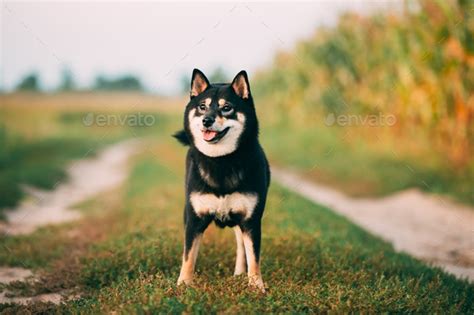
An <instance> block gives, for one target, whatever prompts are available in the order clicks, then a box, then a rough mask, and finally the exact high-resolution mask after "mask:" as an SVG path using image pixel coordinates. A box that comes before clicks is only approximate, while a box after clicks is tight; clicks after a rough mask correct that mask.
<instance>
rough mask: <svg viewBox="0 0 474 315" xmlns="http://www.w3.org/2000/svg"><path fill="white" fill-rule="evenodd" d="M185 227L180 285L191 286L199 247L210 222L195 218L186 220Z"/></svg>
mask: <svg viewBox="0 0 474 315" xmlns="http://www.w3.org/2000/svg"><path fill="white" fill-rule="evenodd" d="M185 225H186V226H185V235H184V251H183V264H182V265H181V272H180V273H179V278H178V285H179V284H182V283H184V284H191V283H192V281H193V276H194V266H195V264H196V259H197V256H198V251H199V245H200V243H201V239H202V235H203V233H204V231H205V229H206V228H207V226H208V225H209V221H208V220H200V219H198V218H196V217H194V218H190V219H189V220H186V223H185Z"/></svg>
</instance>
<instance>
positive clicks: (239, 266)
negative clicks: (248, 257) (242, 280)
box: [234, 226, 247, 276]
mask: <svg viewBox="0 0 474 315" xmlns="http://www.w3.org/2000/svg"><path fill="white" fill-rule="evenodd" d="M234 232H235V240H236V242H237V257H236V260H235V272H234V276H238V275H241V274H243V273H244V272H245V270H246V268H247V264H246V262H245V247H244V240H243V238H242V230H241V229H240V227H239V226H235V227H234Z"/></svg>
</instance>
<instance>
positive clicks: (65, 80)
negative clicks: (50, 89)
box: [58, 68, 76, 91]
mask: <svg viewBox="0 0 474 315" xmlns="http://www.w3.org/2000/svg"><path fill="white" fill-rule="evenodd" d="M75 87H76V84H75V83H74V76H73V74H72V71H71V70H70V69H69V68H63V70H62V72H61V83H60V85H59V88H58V90H59V91H72V90H74V89H75Z"/></svg>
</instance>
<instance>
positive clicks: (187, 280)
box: [178, 277, 193, 285]
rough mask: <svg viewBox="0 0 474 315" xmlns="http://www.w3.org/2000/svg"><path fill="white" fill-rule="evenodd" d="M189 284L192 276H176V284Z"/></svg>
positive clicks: (191, 281) (191, 282)
mask: <svg viewBox="0 0 474 315" xmlns="http://www.w3.org/2000/svg"><path fill="white" fill-rule="evenodd" d="M182 284H184V285H191V284H193V278H184V277H179V278H178V285H182Z"/></svg>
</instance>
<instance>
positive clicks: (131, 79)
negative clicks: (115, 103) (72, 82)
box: [93, 75, 143, 91]
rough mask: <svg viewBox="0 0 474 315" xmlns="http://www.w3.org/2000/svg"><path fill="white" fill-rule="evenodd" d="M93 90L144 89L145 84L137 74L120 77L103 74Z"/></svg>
mask: <svg viewBox="0 0 474 315" xmlns="http://www.w3.org/2000/svg"><path fill="white" fill-rule="evenodd" d="M93 90H98V91H117V90H123V91H142V90H143V86H142V83H141V81H140V79H138V78H137V77H135V76H132V75H124V76H122V77H118V78H107V77H105V76H103V75H99V76H98V77H97V78H96V80H95V84H94V87H93Z"/></svg>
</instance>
